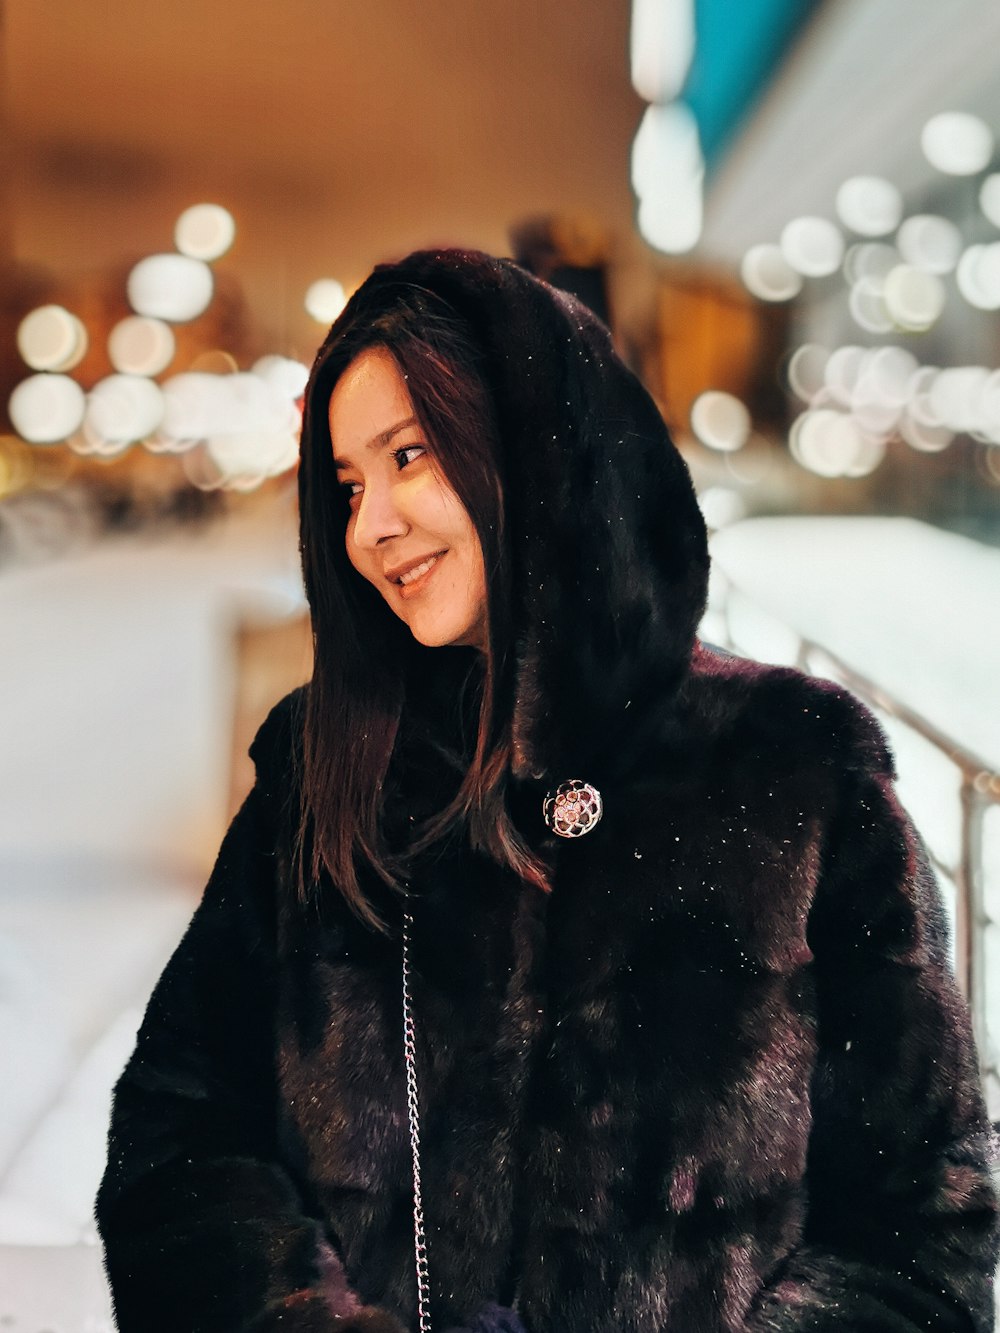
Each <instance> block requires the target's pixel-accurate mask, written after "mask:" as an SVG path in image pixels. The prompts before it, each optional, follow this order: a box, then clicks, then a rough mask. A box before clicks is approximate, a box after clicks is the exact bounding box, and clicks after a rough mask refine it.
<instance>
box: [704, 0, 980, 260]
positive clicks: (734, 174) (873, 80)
mask: <svg viewBox="0 0 1000 1333" xmlns="http://www.w3.org/2000/svg"><path fill="white" fill-rule="evenodd" d="M998 52H1000V4H997V2H996V0H947V3H946V4H938V3H931V0H826V3H825V4H824V5H822V6H821V7H820V9H819V11H818V13H817V14H816V16H815V18H814V19H813V20H812V22H811V23H810V24H809V25H808V26H807V27H806V28H805V30H804V32H803V34H802V36H801V38H800V40H799V41H798V43H797V44H796V46H795V47H794V49H793V50H792V52H791V55H790V57H789V58H788V59H787V60H786V61H785V63H784V65H783V67H782V68H781V69H780V70H779V71H778V74H777V77H776V78H775V79H774V80H773V82H772V83H771V84H770V86H769V88H768V90H767V93H766V95H765V97H764V98H763V99H762V101H761V102H760V104H759V105H758V107H757V109H756V112H755V114H754V115H753V117H752V118H751V120H750V121H749V123H748V125H747V127H746V129H745V131H744V133H743V134H742V135H741V136H740V138H739V139H738V140H737V141H736V142H735V144H734V145H733V148H732V150H731V151H730V153H729V154H728V156H727V157H726V158H725V159H724V161H723V162H722V164H721V166H720V169H719V170H718V171H717V172H716V174H715V176H714V178H713V181H712V183H711V187H710V189H709V192H708V197H707V201H706V218H705V230H704V233H703V235H702V239H701V242H700V246H699V249H700V251H701V253H702V254H704V255H708V256H712V257H713V258H716V259H718V260H721V261H723V262H726V263H729V264H736V263H738V262H739V259H740V258H741V256H742V255H743V254H744V252H745V251H746V250H747V248H748V247H749V246H751V245H755V244H757V243H758V242H760V241H775V240H777V239H778V235H779V234H780V232H781V229H782V227H783V226H784V224H785V223H786V222H788V221H789V220H790V219H791V218H794V217H796V216H799V215H801V214H808V213H818V214H820V215H823V216H826V217H830V218H832V217H834V212H833V207H834V198H835V195H836V192H837V187H838V186H839V185H840V183H841V182H842V181H843V180H845V179H846V178H848V177H850V176H855V175H861V174H865V175H885V176H888V177H889V178H890V179H891V180H893V181H894V182H895V183H896V185H898V186H899V187H900V189H901V190H902V191H903V195H904V198H905V199H906V202H907V205H908V211H910V210H912V211H917V209H923V208H925V207H932V208H938V207H946V206H947V196H948V195H949V194H951V193H953V192H956V191H961V190H963V189H965V188H966V187H967V184H968V183H967V182H965V181H960V180H956V178H954V177H943V176H941V175H940V174H939V173H937V172H935V171H934V169H933V168H932V167H931V166H930V165H929V163H928V162H927V161H926V159H925V158H924V156H923V154H922V152H921V148H920V131H921V128H922V126H923V124H924V122H925V121H926V120H927V119H929V118H930V117H931V116H933V115H935V114H936V113H938V112H940V111H969V112H973V113H974V114H976V115H979V116H981V117H982V118H983V119H984V120H985V121H986V122H987V124H988V125H990V126H991V128H992V129H993V131H994V134H995V135H996V136H997V139H998V141H1000V59H998Z"/></svg>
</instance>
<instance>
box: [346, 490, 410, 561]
mask: <svg viewBox="0 0 1000 1333" xmlns="http://www.w3.org/2000/svg"><path fill="white" fill-rule="evenodd" d="M406 531H407V522H406V519H405V518H404V516H403V515H402V514H401V513H400V511H399V508H398V506H397V505H396V503H395V500H394V498H393V491H392V487H391V486H366V487H365V489H364V490H363V491H362V492H361V499H360V500H359V501H358V508H357V510H356V511H355V516H354V540H355V541H356V542H357V544H358V546H360V547H362V548H363V549H364V550H368V551H371V550H374V549H375V547H377V546H378V545H380V543H382V542H383V541H385V540H386V539H387V538H388V537H401V536H403V535H404V534H405V533H406Z"/></svg>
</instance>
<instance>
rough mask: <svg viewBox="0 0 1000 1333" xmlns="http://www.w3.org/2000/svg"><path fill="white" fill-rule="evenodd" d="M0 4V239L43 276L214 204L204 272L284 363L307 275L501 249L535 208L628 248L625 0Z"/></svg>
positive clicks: (294, 338)
mask: <svg viewBox="0 0 1000 1333" xmlns="http://www.w3.org/2000/svg"><path fill="white" fill-rule="evenodd" d="M0 5H2V6H3V9H2V12H3V16H4V24H3V30H2V31H3V37H2V40H3V46H4V63H5V66H6V89H5V110H4V111H3V112H2V115H3V117H4V120H5V124H4V123H3V122H0V141H2V142H3V143H5V144H6V149H5V150H4V151H6V153H7V155H8V157H9V171H8V172H6V173H4V175H5V176H6V179H7V186H6V194H7V198H6V201H5V202H6V207H7V213H8V218H9V222H8V226H9V234H8V237H7V241H6V245H7V248H8V250H9V254H10V257H11V258H13V259H14V260H15V261H16V262H18V263H20V264H22V265H30V266H40V267H42V268H43V269H45V270H48V271H49V273H51V274H52V275H54V276H55V278H56V279H57V281H58V279H59V278H60V277H65V278H67V279H71V278H72V277H73V275H78V274H81V273H86V272H93V271H95V270H102V269H109V268H116V267H119V268H120V267H121V266H122V265H127V264H129V263H130V262H132V261H133V260H135V259H138V258H139V257H141V256H142V255H144V254H149V253H154V252H156V251H160V250H169V249H170V248H171V246H172V232H173V224H174V220H175V219H176V217H177V216H178V214H179V213H180V212H181V211H182V210H183V209H184V208H186V207H187V206H188V205H190V204H192V203H197V202H202V201H205V200H207V201H212V202H217V203H221V204H224V205H225V206H226V207H227V208H229V209H230V210H231V212H232V213H233V214H234V216H235V217H236V220H237V225H238V233H237V241H236V244H235V246H234V249H233V250H232V251H231V252H230V254H229V255H228V256H226V257H225V258H224V259H223V260H222V261H220V264H219V268H220V269H222V268H224V269H226V270H227V272H229V273H230V274H232V275H235V276H236V278H237V279H238V280H239V283H240V284H241V286H242V288H243V291H244V294H245V296H246V299H247V301H248V303H249V307H250V311H251V315H252V318H253V320H254V321H255V323H256V324H257V326H258V327H259V328H260V329H261V330H262V332H263V334H264V336H265V338H266V340H267V341H268V342H269V345H270V347H271V348H272V350H274V351H278V352H286V353H288V352H293V353H294V352H298V353H299V354H300V355H301V354H305V353H307V352H308V351H309V350H310V349H311V348H312V347H314V346H315V343H316V341H317V337H318V329H317V326H316V325H315V324H313V323H312V321H311V320H310V319H309V317H308V316H307V315H305V314H304V312H303V310H302V298H303V296H304V293H305V290H306V288H307V286H308V285H309V283H310V282H312V281H313V280H314V279H315V278H318V277H323V276H333V277H337V278H339V279H340V280H341V281H342V282H344V283H345V285H347V286H348V287H350V286H352V285H353V284H355V283H356V282H357V281H359V280H360V278H361V277H363V275H364V274H365V272H366V271H367V270H368V269H369V268H370V267H371V265H372V264H373V263H374V262H376V261H378V260H379V259H383V258H386V257H389V256H392V255H398V254H402V253H405V252H406V251H407V250H409V249H411V248H413V247H415V246H418V245H424V244H436V243H442V242H444V243H459V244H466V245H473V246H479V247H482V248H485V249H489V250H495V251H500V252H505V251H508V250H509V243H508V239H507V228H508V225H509V224H510V223H511V222H512V221H514V220H516V219H518V218H523V217H524V216H526V215H528V214H533V213H538V212H546V211H552V210H559V211H563V212H570V213H574V214H587V215H591V216H592V217H593V218H595V219H596V220H597V221H599V222H601V223H604V224H605V225H607V226H609V227H610V228H612V229H613V230H614V232H615V233H616V234H618V235H621V236H623V237H625V238H629V237H631V233H632V223H631V217H632V203H631V196H630V191H629V186H628V155H629V145H630V142H631V138H632V135H633V133H634V131H635V127H636V124H637V122H638V119H639V116H640V114H641V111H642V103H641V101H640V99H639V98H638V97H637V95H636V94H635V93H634V92H633V90H632V88H631V85H630V82H629V75H628V59H627V53H628V24H629V9H630V6H629V3H628V0H558V2H556V0H550V2H547V3H539V2H538V0H503V2H502V3H500V2H499V0H469V2H468V3H464V4H454V3H451V0H420V2H419V3H417V2H416V0H365V2H364V3H363V4H362V3H345V0H281V3H280V4H279V3H277V0H242V3H240V4H239V5H237V4H234V3H232V2H231V0H170V3H169V4H160V5H148V6H147V5H137V4H135V3H134V0H101V3H100V4H95V3H94V2H93V0H46V3H44V4H39V3H37V0H6V3H5V4H4V0H0ZM0 188H3V187H0ZM0 244H3V241H2V240H0Z"/></svg>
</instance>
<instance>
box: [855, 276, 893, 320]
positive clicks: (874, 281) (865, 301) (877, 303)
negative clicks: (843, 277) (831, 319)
mask: <svg viewBox="0 0 1000 1333" xmlns="http://www.w3.org/2000/svg"><path fill="white" fill-rule="evenodd" d="M847 308H848V309H849V310H850V312H851V318H852V319H853V320H854V322H855V324H857V325H858V326H859V327H860V328H862V329H864V330H865V331H866V332H867V333H888V332H889V330H890V329H891V328H892V316H891V315H890V314H889V307H888V306H887V305H886V301H885V283H884V282H883V281H881V280H880V279H878V278H859V279H858V281H857V282H856V283H855V284H854V286H853V287H852V288H851V291H850V295H849V296H848V298H847Z"/></svg>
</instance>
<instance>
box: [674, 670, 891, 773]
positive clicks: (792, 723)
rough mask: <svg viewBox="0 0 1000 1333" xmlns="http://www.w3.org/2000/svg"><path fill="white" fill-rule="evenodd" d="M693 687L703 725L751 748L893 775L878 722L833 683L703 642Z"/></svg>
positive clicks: (691, 682) (786, 757)
mask: <svg viewBox="0 0 1000 1333" xmlns="http://www.w3.org/2000/svg"><path fill="white" fill-rule="evenodd" d="M688 690H689V694H690V697H691V700H692V704H693V706H694V708H695V709H696V711H697V712H698V713H699V714H700V715H701V717H702V719H703V722H705V723H707V725H708V726H709V727H710V728H711V729H712V730H714V731H716V732H717V734H718V735H720V736H722V735H728V736H729V737H730V738H731V739H732V740H733V741H734V742H738V743H739V745H740V746H741V747H749V750H748V751H747V752H750V753H768V752H774V753H776V754H780V755H781V756H782V759H783V762H784V763H789V764H792V765H793V766H794V765H795V763H796V761H802V762H807V763H822V764H824V765H829V766H832V767H836V768H838V769H840V770H843V771H868V772H877V773H884V774H886V775H887V776H889V777H890V778H891V777H894V776H895V765H894V762H893V757H892V752H891V750H890V748H889V743H888V741H887V739H886V736H885V733H884V732H883V730H882V727H881V726H880V724H879V722H878V720H877V719H876V718H875V716H874V714H873V713H872V712H871V710H870V709H869V708H868V707H866V705H865V704H863V703H862V702H861V700H860V699H858V698H857V696H856V695H854V694H852V693H851V691H850V690H848V689H846V688H845V687H844V686H843V685H839V684H837V682H835V681H831V680H826V679H823V678H820V677H817V676H809V675H807V674H806V673H805V672H803V671H800V670H798V669H797V668H795V667H786V666H772V665H768V664H765V663H761V662H755V661H751V660H750V659H748V658H743V657H737V656H736V655H734V654H732V653H728V652H724V651H723V650H721V649H717V648H714V647H710V646H708V645H705V644H699V645H698V648H697V650H696V653H695V656H694V659H693V662H692V672H691V676H690V679H689V684H688Z"/></svg>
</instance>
